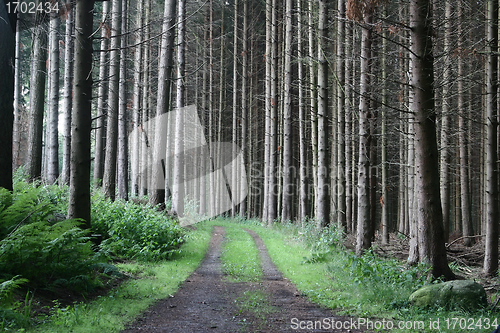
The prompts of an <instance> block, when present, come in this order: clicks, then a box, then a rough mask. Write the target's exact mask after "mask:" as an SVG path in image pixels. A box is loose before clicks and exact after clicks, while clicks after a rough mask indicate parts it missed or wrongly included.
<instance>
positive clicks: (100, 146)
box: [94, 1, 111, 186]
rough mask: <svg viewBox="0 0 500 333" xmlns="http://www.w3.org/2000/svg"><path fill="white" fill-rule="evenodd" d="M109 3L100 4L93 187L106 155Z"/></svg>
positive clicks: (101, 173) (102, 170)
mask: <svg viewBox="0 0 500 333" xmlns="http://www.w3.org/2000/svg"><path fill="white" fill-rule="evenodd" d="M110 3H111V2H110V1H104V2H103V3H102V21H101V26H102V30H101V46H100V51H101V52H100V59H99V81H98V82H99V83H98V84H99V87H98V92H97V121H96V131H95V154H94V185H95V186H101V185H102V180H103V175H104V159H105V153H106V113H107V112H106V111H105V103H106V102H105V101H106V100H107V97H108V90H109V82H108V79H107V76H108V70H109V66H108V51H106V50H107V49H108V46H109V38H110V36H109V35H108V34H109V32H110V29H111V27H110V26H109V25H110V12H109V11H110V6H111V5H110Z"/></svg>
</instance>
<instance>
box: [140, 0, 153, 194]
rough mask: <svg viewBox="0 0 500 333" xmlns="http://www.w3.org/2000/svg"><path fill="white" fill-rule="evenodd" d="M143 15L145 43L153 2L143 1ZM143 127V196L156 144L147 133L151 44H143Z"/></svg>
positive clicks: (146, 192)
mask: <svg viewBox="0 0 500 333" xmlns="http://www.w3.org/2000/svg"><path fill="white" fill-rule="evenodd" d="M142 11H143V15H144V41H147V40H149V38H150V37H151V26H150V24H151V0H144V1H143V10H142ZM142 66H143V67H142V71H143V78H142V82H143V84H142V115H141V118H142V119H141V120H142V127H143V134H142V135H143V140H140V141H141V194H142V195H147V194H149V192H148V189H149V188H150V181H151V179H152V177H151V168H150V165H151V163H152V161H151V149H152V147H151V145H152V144H153V143H154V138H151V137H148V136H147V133H149V132H150V128H149V127H150V126H151V124H150V123H151V122H150V121H149V120H150V118H152V117H153V112H152V111H150V110H149V108H150V103H149V102H150V101H151V98H150V97H151V96H150V95H151V93H150V86H151V81H150V80H151V44H150V43H143V50H142Z"/></svg>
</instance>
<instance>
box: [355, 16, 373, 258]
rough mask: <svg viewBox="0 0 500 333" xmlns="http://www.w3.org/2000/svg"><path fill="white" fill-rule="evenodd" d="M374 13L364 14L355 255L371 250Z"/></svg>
mask: <svg viewBox="0 0 500 333" xmlns="http://www.w3.org/2000/svg"><path fill="white" fill-rule="evenodd" d="M371 23H372V13H371V12H365V13H364V25H363V27H362V39H361V78H360V100H359V158H358V188H357V190H358V228H357V241H356V254H358V255H360V254H362V253H363V252H364V251H365V250H367V249H369V248H370V247H371V242H372V239H371V230H370V228H371V223H370V198H369V194H370V191H369V189H370V123H369V118H370V96H369V89H370V87H369V86H370V69H371V66H370V59H371V43H372V31H371Z"/></svg>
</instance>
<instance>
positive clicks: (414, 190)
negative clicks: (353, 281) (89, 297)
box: [0, 0, 500, 284]
mask: <svg viewBox="0 0 500 333" xmlns="http://www.w3.org/2000/svg"><path fill="white" fill-rule="evenodd" d="M3 4H4V5H0V72H1V73H2V75H1V77H0V142H1V143H2V144H1V146H0V170H1V172H0V188H2V187H3V188H4V189H2V191H0V204H1V205H0V218H2V220H1V221H0V223H1V224H2V225H0V237H1V239H2V245H1V246H0V260H2V261H5V260H4V259H1V258H2V256H6V258H7V257H8V253H9V250H8V249H7V248H8V246H7V244H11V241H12V239H15V237H14V236H15V235H16V234H17V233H18V232H20V231H21V229H23V228H24V227H28V226H29V225H31V227H32V228H35V229H36V228H39V229H40V230H43V232H44V233H46V234H47V239H46V240H47V242H48V243H50V242H51V241H53V240H54V239H61V238H58V237H59V236H53V237H52V236H49V235H50V234H51V233H52V232H54V233H58V235H64V236H61V237H63V239H66V241H67V242H68V243H67V244H70V243H71V242H73V241H74V240H75V237H76V238H78V237H83V238H81V240H82V243H78V242H77V243H78V244H80V245H81V246H83V247H85V246H87V245H82V244H87V243H85V242H86V241H88V240H93V242H96V239H95V237H94V236H91V235H90V234H89V233H88V232H86V231H85V230H87V231H88V230H90V232H91V233H92V234H96V235H98V236H99V237H103V238H104V239H103V241H104V242H105V245H106V246H107V247H106V249H107V251H109V253H113V254H117V253H119V252H120V250H119V249H120V247H122V249H123V251H122V252H120V253H121V255H129V254H130V255H131V256H133V255H132V253H134V251H136V250H137V249H139V248H141V247H142V248H143V249H144V246H145V245H144V244H143V243H141V242H143V241H144V237H146V236H144V237H142V236H137V237H135V236H133V234H134V233H137V235H139V234H141V235H146V234H150V235H151V234H155V233H156V231H158V234H160V235H157V237H158V238H157V239H154V240H152V239H149V240H148V241H146V242H149V243H147V244H149V245H147V246H150V247H148V250H147V251H145V252H141V253H142V255H144V256H145V257H147V258H149V259H150V258H159V257H164V258H166V257H168V256H169V255H170V254H171V253H173V252H175V248H176V247H177V246H178V245H179V244H181V243H183V242H184V238H183V237H184V236H183V231H182V230H181V227H189V226H190V225H194V224H195V223H197V222H200V221H205V220H209V219H212V218H215V217H219V216H228V217H233V218H240V219H256V220H259V221H261V222H262V223H263V224H267V225H273V224H287V223H292V224H297V225H304V224H307V223H311V224H312V225H314V226H315V229H316V230H317V231H318V230H319V231H320V232H321V230H332V229H331V228H332V227H335V228H336V230H338V231H339V232H341V233H342V234H343V235H344V236H345V237H347V238H348V239H350V240H352V243H353V246H352V250H353V251H354V253H355V254H356V255H357V256H362V255H363V254H365V253H370V251H371V249H372V246H373V244H374V243H375V242H378V243H380V244H383V245H387V244H391V243H392V244H394V243H397V242H399V240H400V239H404V240H406V241H407V244H408V249H407V251H406V252H405V256H406V258H405V261H406V262H407V263H408V264H409V265H410V266H414V265H418V264H428V265H429V267H430V274H431V275H432V276H434V277H435V278H442V279H444V280H452V279H454V278H455V273H454V272H453V271H452V269H451V268H450V265H449V256H448V255H447V251H448V250H449V249H450V246H451V244H460V245H462V246H463V247H464V248H466V249H471V250H470V251H471V253H479V255H478V257H477V258H476V264H478V265H479V266H481V270H482V274H483V275H484V276H487V277H495V276H496V275H497V273H498V268H499V267H498V260H499V258H498V252H499V251H498V238H499V230H498V222H499V221H498V217H499V214H500V213H499V207H498V205H499V202H500V201H499V200H500V199H499V189H500V179H499V177H498V171H499V166H500V162H499V161H500V160H499V157H498V154H499V148H500V132H499V131H498V124H499V117H500V99H499V98H498V95H499V94H500V87H499V84H498V81H499V70H500V68H499V66H500V63H499V61H498V55H499V50H498V47H499V45H498V39H499V30H500V26H499V20H500V16H499V15H500V14H499V10H498V7H499V2H498V1H497V0H478V1H471V0H443V1H432V0H398V1H387V0H337V1H328V0H258V1H257V0H253V1H251V0H228V1H217V0H196V1H195V0H142V1H133V0H50V1H49V0H45V1H42V0H33V1H27V0H19V1H12V0H3ZM31 7H32V8H31ZM44 186H47V187H48V188H49V189H51V190H47V192H45V190H43V188H44ZM62 189H65V190H64V191H66V192H64V191H63V190H62ZM51 191H55V192H51ZM61 191H62V192H61ZM63 192H64V194H63ZM51 193H52V194H51ZM53 193H56V194H53ZM54 196H55V197H57V198H55V197H54ZM30 200H31V201H30ZM28 201H29V202H30V203H27V202H28ZM114 202H116V205H124V207H128V206H127V205H128V203H131V204H132V203H140V204H141V205H148V207H149V208H148V209H150V208H151V207H155V208H154V209H152V210H151V212H150V211H149V210H145V211H144V213H143V214H145V215H144V217H143V218H144V219H146V218H148V217H146V216H149V218H150V219H151V220H152V221H153V222H151V224H148V225H146V224H144V226H142V224H141V223H142V222H141V223H139V222H137V226H132V222H130V221H131V218H130V219H129V220H127V223H129V224H130V225H127V226H125V222H123V223H124V224H123V225H122V226H120V227H119V226H118V224H116V225H113V224H112V223H111V222H109V221H111V220H113V219H116V220H117V221H118V220H120V219H121V218H122V217H117V216H118V215H119V214H127V213H124V212H128V211H131V210H133V209H135V208H123V210H121V208H117V209H118V210H117V211H120V212H121V213H119V214H118V213H117V214H118V215H116V214H115V215H114V217H110V216H111V215H112V214H111V213H109V212H110V211H112V209H111V208H109V207H112V205H114ZM23 205H24V206H23ZM99 205H101V206H102V207H101V206H99ZM99 207H100V208H99ZM117 207H118V206H117ZM130 207H132V206H130ZM134 207H135V206H134ZM99 209H103V211H100V210H99ZM106 210H107V211H108V213H109V214H110V215H109V216H108V217H106V216H107V215H105V214H106ZM153 211H156V212H153ZM13 212H17V215H16V214H14V213H13ZM55 212H57V213H55ZM100 214H101V215H100ZM148 214H149V215H148ZM156 214H160V215H156ZM14 215H15V216H14ZM120 216H125V215H120ZM152 216H154V217H152ZM35 217H36V219H37V220H36V221H38V222H37V223H40V224H39V225H36V226H35V223H34V222H33V223H31V224H28V221H30V220H34V219H35ZM134 218H135V217H134ZM162 218H166V219H168V220H169V221H171V223H170V224H168V226H165V225H162V224H161V222H160V220H161V219H162ZM47 219H48V220H50V221H49V222H48V223H47V222H46V221H47ZM140 219H141V218H138V220H137V221H139V220H140ZM43 221H45V222H43ZM107 221H108V222H107ZM176 221H178V223H177V222H176ZM61 223H62V224H61ZM139 225H140V226H139ZM120 228H122V229H120ZM127 228H130V229H127ZM134 228H136V229H134ZM141 228H142V229H141ZM35 229H32V230H35ZM139 229H140V230H139ZM23 230H24V229H23ZM24 232H25V233H26V234H29V232H33V231H29V230H24ZM120 233H121V234H120ZM118 234H120V235H121V236H116V235H118ZM126 235H128V236H126ZM131 235H132V236H131ZM18 236H19V235H18ZM12 237H14V238H12ZM19 237H20V236H19ZM92 237H94V238H92ZM108 237H109V238H108ZM120 237H122V238H120ZM126 237H130V239H128V240H125V239H126ZM134 237H135V238H137V239H135V238H134ZM151 237H152V238H154V237H156V236H151ZM19 239H20V238H17V240H19ZM165 239H168V241H166V243H165V244H163V245H161V246H160V245H158V242H159V243H161V240H165ZM83 240H85V242H83ZM98 241H101V240H100V239H99V240H98ZM106 242H107V243H106ZM127 242H128V243H127ZM155 242H156V243H155ZM75 244H76V243H75ZM141 244H142V245H141ZM154 244H156V245H158V246H157V247H155V246H156V245H154ZM80 245H78V246H80ZM61 246H62V245H61ZM75 246H77V245H75ZM89 246H90V245H88V247H89ZM134 246H136V247H134ZM127 249H129V250H130V251H129V253H128V254H124V252H126V251H128V250H127ZM478 250H479V252H478ZM79 251H80V250H79ZM86 251H87V252H88V251H90V247H89V248H85V249H83V248H82V249H81V252H79V253H80V254H81V255H82V256H83V255H84V253H87V252H86ZM148 251H150V252H148ZM465 251H466V252H467V250H465ZM88 253H90V252H88ZM88 253H87V254H86V255H87V256H88ZM162 253H163V254H162ZM68 255H69V254H68ZM44 258H45V259H44V260H47V262H50V260H52V259H51V258H53V257H52V255H48V256H47V257H44ZM61 260H62V259H61ZM92 260H94V261H93V262H92V265H98V262H100V261H99V260H100V259H98V258H94V259H92ZM5 265H6V264H5ZM5 265H4V264H1V265H0V266H1V267H4V266H5ZM89 265H90V264H89ZM92 267H94V268H95V267H97V266H92ZM103 267H104V266H102V267H101V268H99V269H103V270H106V268H103ZM4 269H7V268H4ZM82 269H83V270H85V269H84V268H82ZM110 269H111V268H110ZM9 274H10V275H9ZM9 274H7V275H5V276H4V275H2V273H0V278H2V279H3V280H0V281H5V280H7V281H11V282H13V283H14V282H15V281H20V280H16V278H17V277H16V278H15V276H17V274H18V273H16V274H14V273H9ZM30 274H33V272H31V273H30ZM81 274H87V273H81ZM89 274H90V273H89ZM21 275H22V274H21ZM62 276H64V274H63V275H62ZM22 278H27V276H22ZM32 278H34V276H33V277H32ZM68 279H69V278H68ZM40 283H41V284H43V283H48V282H47V281H44V282H40Z"/></svg>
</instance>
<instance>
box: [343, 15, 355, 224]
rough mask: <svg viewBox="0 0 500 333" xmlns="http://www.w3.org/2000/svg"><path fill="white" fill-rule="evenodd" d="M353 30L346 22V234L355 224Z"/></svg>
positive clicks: (350, 24)
mask: <svg viewBox="0 0 500 333" xmlns="http://www.w3.org/2000/svg"><path fill="white" fill-rule="evenodd" d="M353 37H354V36H353V28H352V22H349V21H348V22H347V31H346V36H345V43H346V52H345V54H346V60H345V82H346V84H345V104H344V105H345V108H346V110H345V155H344V156H345V158H344V159H345V161H346V162H345V174H346V177H345V178H346V182H345V201H346V203H345V206H346V208H345V219H346V223H347V232H349V233H350V232H352V231H353V230H354V229H356V227H355V223H354V220H353V197H352V194H353V191H352V188H353V177H352V168H351V165H352V158H351V157H352V156H353V154H352V142H353V141H354V140H353V138H352V134H353V132H352V131H351V128H352V126H353V120H352V107H351V95H352V89H351V86H352V81H353V75H354V69H353V68H352V65H353V61H352V55H353V48H352V44H351V43H352V42H351V40H352V39H354V38H353Z"/></svg>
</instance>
